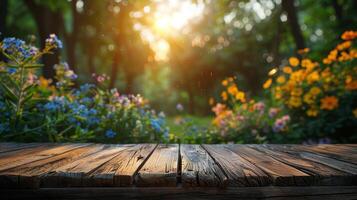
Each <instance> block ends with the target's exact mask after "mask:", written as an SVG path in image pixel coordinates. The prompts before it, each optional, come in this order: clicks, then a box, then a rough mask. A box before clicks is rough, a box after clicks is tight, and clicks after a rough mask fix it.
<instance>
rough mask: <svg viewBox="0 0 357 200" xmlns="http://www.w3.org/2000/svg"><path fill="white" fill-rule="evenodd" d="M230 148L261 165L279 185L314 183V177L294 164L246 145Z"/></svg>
mask: <svg viewBox="0 0 357 200" xmlns="http://www.w3.org/2000/svg"><path fill="white" fill-rule="evenodd" d="M227 147H228V148H229V149H231V150H232V151H234V152H235V153H237V154H238V155H240V156H242V157H243V158H244V159H246V160H248V161H249V162H251V163H252V164H254V165H256V166H257V167H259V168H260V169H261V170H263V171H264V172H265V173H267V174H268V175H269V176H270V177H272V178H273V180H274V185H278V186H303V185H312V184H313V177H311V176H310V175H309V174H306V173H304V172H302V171H300V170H298V169H296V168H294V167H292V166H289V165H287V164H285V163H282V162H280V161H278V160H276V159H274V158H272V157H270V156H267V155H265V154H263V153H261V152H259V151H257V150H255V149H253V148H250V147H248V146H246V145H234V144H232V145H227Z"/></svg>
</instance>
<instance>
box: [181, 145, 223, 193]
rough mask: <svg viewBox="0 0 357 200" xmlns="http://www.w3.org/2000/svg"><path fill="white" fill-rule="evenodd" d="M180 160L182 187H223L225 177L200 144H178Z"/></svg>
mask: <svg viewBox="0 0 357 200" xmlns="http://www.w3.org/2000/svg"><path fill="white" fill-rule="evenodd" d="M180 154H181V160H182V170H181V180H182V185H183V186H184V187H192V186H200V187H202V186H204V187H207V186H208V187H213V186H216V187H224V186H226V184H227V177H226V175H225V174H224V172H223V171H222V170H221V169H220V167H219V166H218V165H217V164H216V163H215V161H214V160H213V159H212V158H211V157H210V155H209V154H208V153H207V152H206V150H205V149H203V148H202V147H201V146H200V145H188V144H183V145H181V146H180Z"/></svg>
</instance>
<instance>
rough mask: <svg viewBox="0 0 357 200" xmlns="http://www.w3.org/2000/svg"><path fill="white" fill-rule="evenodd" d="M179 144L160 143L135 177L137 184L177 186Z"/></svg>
mask: <svg viewBox="0 0 357 200" xmlns="http://www.w3.org/2000/svg"><path fill="white" fill-rule="evenodd" d="M178 157H179V146H178V145H177V144H159V145H158V147H157V148H156V149H155V151H154V152H153V153H152V155H151V156H150V158H149V159H148V160H147V161H146V163H145V164H144V166H143V167H142V168H141V169H140V170H139V172H138V174H137V176H136V177H135V182H136V185H137V186H153V187H155V186H176V183H177V175H178V173H177V171H178Z"/></svg>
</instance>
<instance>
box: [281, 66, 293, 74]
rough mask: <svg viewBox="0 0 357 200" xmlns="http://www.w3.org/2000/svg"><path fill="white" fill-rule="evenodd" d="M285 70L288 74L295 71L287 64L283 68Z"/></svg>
mask: <svg viewBox="0 0 357 200" xmlns="http://www.w3.org/2000/svg"><path fill="white" fill-rule="evenodd" d="M283 72H284V73H286V74H291V73H292V72H293V70H292V69H291V67H289V66H286V67H284V68H283Z"/></svg>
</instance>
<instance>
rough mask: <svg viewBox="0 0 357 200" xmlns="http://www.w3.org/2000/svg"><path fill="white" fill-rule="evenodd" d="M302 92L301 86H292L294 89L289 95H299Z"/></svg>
mask: <svg viewBox="0 0 357 200" xmlns="http://www.w3.org/2000/svg"><path fill="white" fill-rule="evenodd" d="M302 93H303V90H302V88H294V89H293V90H292V91H291V96H296V97H299V96H301V95H302Z"/></svg>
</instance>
